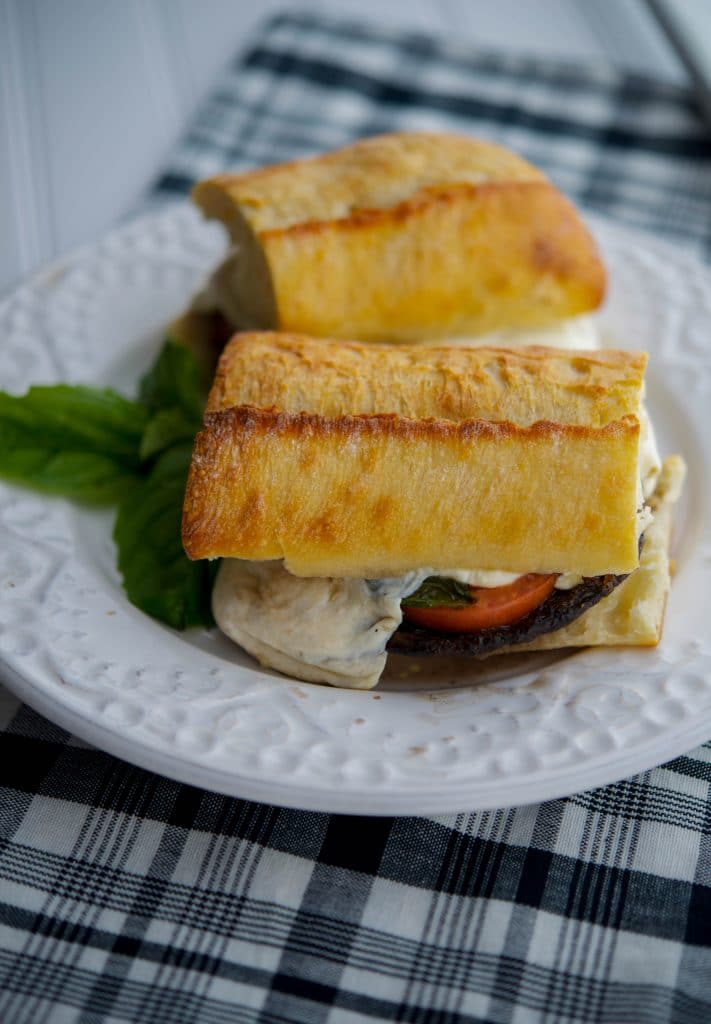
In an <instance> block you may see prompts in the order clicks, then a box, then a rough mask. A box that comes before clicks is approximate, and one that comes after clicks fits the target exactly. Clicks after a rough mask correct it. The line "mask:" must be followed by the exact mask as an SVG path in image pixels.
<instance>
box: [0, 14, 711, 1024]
mask: <svg viewBox="0 0 711 1024" xmlns="http://www.w3.org/2000/svg"><path fill="white" fill-rule="evenodd" d="M392 128H419V129H453V130H460V131H464V132H469V133H472V134H480V135H483V136H487V137H489V138H493V139H496V140H498V141H500V142H503V143H505V144H507V145H510V146H512V147H514V148H515V149H517V150H518V151H520V152H521V153H523V154H524V155H525V156H527V157H528V158H530V159H531V160H533V161H534V162H536V163H537V164H539V165H540V166H541V167H543V168H544V169H545V170H546V171H547V172H548V173H549V174H550V175H551V177H552V178H553V179H554V180H555V181H556V182H557V184H558V185H560V186H561V187H562V188H563V189H564V190H565V191H566V192H567V193H568V194H570V195H572V196H573V197H574V198H575V199H576V200H577V201H578V202H579V203H581V204H583V205H585V206H588V207H595V208H596V209H598V210H602V211H604V212H606V213H610V214H613V215H614V217H615V218H617V219H619V220H624V221H628V222H630V223H634V224H637V225H643V226H645V227H648V228H652V229H654V230H655V231H657V232H664V233H666V234H669V235H674V236H676V237H677V238H678V239H680V240H682V241H683V242H684V243H686V244H689V245H692V246H695V247H696V248H697V249H698V250H699V251H701V252H704V251H705V252H706V254H708V252H709V247H710V246H711V140H710V139H709V138H708V137H707V136H706V134H705V133H704V130H703V127H702V125H701V123H700V121H699V120H698V118H697V115H696V111H695V107H694V104H693V102H692V100H691V97H690V96H689V95H688V94H687V93H686V92H685V91H684V90H682V89H679V88H676V87H672V86H668V85H662V84H659V83H657V82H655V81H652V80H648V79H644V78H641V77H639V76H630V75H623V74H618V73H616V72H613V71H611V70H610V69H608V68H606V67H602V66H589V65H586V66H585V67H572V66H566V65H563V64H560V63H552V62H548V61H541V60H537V59H536V60H527V59H519V58H511V57H503V56H497V55H495V54H482V53H479V52H477V50H476V49H475V47H473V46H469V45H468V44H465V43H458V42H446V43H445V42H439V41H436V40H433V39H431V38H427V37H424V36H421V35H406V34H395V33H387V32H382V31H381V30H380V29H374V28H365V27H362V26H358V25H354V24H350V23H348V24H346V23H342V22H335V21H328V20H323V19H322V18H319V19H315V18H312V17H307V16H298V17H297V16H293V15H289V16H283V17H278V18H276V19H275V20H272V21H271V22H269V23H268V24H267V25H266V26H265V27H264V28H263V30H262V32H261V33H260V34H259V35H258V37H257V38H256V39H255V40H254V41H253V43H252V45H251V47H250V48H249V49H248V50H247V51H246V53H245V54H244V55H243V56H242V57H240V58H239V60H237V61H235V63H234V64H233V65H232V66H231V67H230V68H229V69H228V70H227V71H226V73H225V74H224V76H223V77H222V78H221V80H220V81H219V82H218V84H217V86H216V88H215V91H214V92H213V94H212V96H211V97H210V99H209V101H208V103H207V105H206V106H205V107H204V109H202V110H201V111H200V113H199V116H198V117H197V118H196V120H195V123H194V125H193V126H192V129H191V130H190V132H189V134H188V136H187V138H186V139H185V140H184V141H183V143H182V144H181V146H180V147H179V149H178V151H177V152H176V153H175V154H174V155H173V157H172V159H171V160H170V163H169V165H168V167H167V169H166V171H165V173H164V175H163V176H162V178H161V179H160V181H159V182H158V185H157V189H156V190H155V192H154V195H153V199H152V201H154V202H156V201H162V200H165V199H167V198H171V197H173V196H175V194H177V193H183V192H184V191H185V190H186V189H187V187H188V185H189V184H190V183H191V182H192V181H193V180H194V179H196V178H200V177H203V176H205V175H209V174H212V173H214V172H216V171H219V170H222V169H223V168H225V167H227V166H233V167H247V166H250V165H255V164H261V163H264V162H268V161H275V160H281V159H284V158H287V157H294V156H297V155H302V154H306V153H311V152H315V151H317V150H321V149H324V148H328V147H332V146H335V145H337V144H339V143H343V142H345V141H347V140H349V139H352V138H354V137H355V136H359V135H365V134H371V133H373V132H379V131H384V130H389V129H392ZM0 726H1V727H2V733H1V739H0V744H1V745H0V774H1V775H2V778H1V779H0V785H1V786H2V789H0V1022H2V1024H41V1022H49V1024H60V1022H61V1024H66V1022H81V1024H97V1022H100V1021H101V1022H125V1021H130V1022H145V1024H187V1022H190V1021H194V1022H199V1024H228V1022H230V1024H232V1022H238V1024H252V1022H254V1024H257V1022H260V1024H261V1022H264V1024H289V1022H307V1024H311V1022H313V1024H322V1022H323V1024H326V1022H335V1024H341V1022H343V1024H356V1022H366V1021H376V1020H387V1021H390V1020H392V1021H410V1022H423V1024H424V1022H428V1024H429V1022H436V1024H469V1022H510V1024H524V1022H525V1024H528V1022H563V1024H582V1022H593V1021H595V1022H606V1024H622V1022H628V1024H662V1022H667V1021H675V1022H678V1024H692V1022H698V1024H708V1022H709V1021H711V744H707V745H705V746H703V747H700V748H699V749H697V750H695V751H693V752H692V753H690V754H689V755H687V756H685V757H679V758H677V759H676V760H675V761H672V762H671V763H670V764H667V765H665V766H664V767H661V768H657V769H655V770H653V771H649V772H646V773H644V774H643V775H640V776H637V777H636V778H633V779H630V780H628V781H625V782H620V783H618V784H617V785H614V786H608V787H606V788H604V789H599V790H596V791H594V792H589V793H582V794H580V795H578V796H575V797H571V798H570V799H568V800H556V801H553V802H550V803H546V804H541V805H539V806H529V807H521V808H514V809H510V810H500V811H491V812H487V813H477V814H460V815H456V816H450V817H443V818H438V819H434V818H432V819H429V818H428V819H424V818H402V819H393V818H380V819H378V818H356V817H344V816H328V815H324V814H315V813H307V812H300V811H293V810H282V809H278V808H276V807H268V806H261V805H258V804H254V803H248V802H245V801H240V800H234V799H228V798H226V797H222V796H217V795H215V794H212V793H207V792H203V791H201V790H198V789H194V788H191V787H189V786H184V785H180V784H178V783H175V782H171V781H169V780H166V779H163V778H160V777H159V776H156V775H152V774H150V773H149V772H146V771H142V770H139V769H137V768H132V767H131V766H130V765H127V764H124V763H122V762H120V761H118V760H116V759H115V758H113V757H110V756H108V755H106V754H103V753H101V752H99V751H96V750H93V749H90V748H88V747H87V746H85V745H84V744H82V743H80V742H79V741H77V740H76V739H72V738H71V737H70V736H68V735H67V734H66V733H65V732H63V731H62V730H61V729H59V728H57V727H55V726H53V725H51V724H50V723H49V722H47V721H45V720H43V719H42V718H40V717H39V716H38V715H36V714H35V713H34V712H32V711H31V710H29V709H28V708H26V707H19V706H18V704H17V702H16V701H15V700H14V699H13V698H12V697H11V696H10V695H9V694H7V693H6V692H4V691H1V690H0Z"/></svg>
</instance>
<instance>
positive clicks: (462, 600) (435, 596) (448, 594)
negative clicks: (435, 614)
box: [401, 576, 476, 608]
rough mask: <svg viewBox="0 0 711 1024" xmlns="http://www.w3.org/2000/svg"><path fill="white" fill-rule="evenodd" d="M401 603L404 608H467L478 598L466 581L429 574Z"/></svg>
mask: <svg viewBox="0 0 711 1024" xmlns="http://www.w3.org/2000/svg"><path fill="white" fill-rule="evenodd" d="M401 604H402V607H403V608H466V607H467V606H468V605H470V604H476V598H475V597H473V596H472V593H471V591H470V589H469V586H468V585H467V584H466V583H460V582H459V581H458V580H452V579H449V578H447V577H445V576H428V577H427V579H426V580H424V581H423V582H422V583H421V584H420V586H419V587H418V588H417V590H416V591H415V592H414V594H410V596H409V597H406V598H404V599H403V601H402V602H401Z"/></svg>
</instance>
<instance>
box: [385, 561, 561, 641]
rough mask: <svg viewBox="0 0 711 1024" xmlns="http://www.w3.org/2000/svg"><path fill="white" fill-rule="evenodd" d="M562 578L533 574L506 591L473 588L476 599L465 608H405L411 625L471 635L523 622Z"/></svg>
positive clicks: (405, 613) (519, 580) (508, 587)
mask: <svg viewBox="0 0 711 1024" xmlns="http://www.w3.org/2000/svg"><path fill="white" fill-rule="evenodd" d="M557 578H558V577H557V576H556V575H555V574H553V575H552V576H541V575H539V574H538V573H534V572H530V573H528V575H527V576H519V578H518V579H517V580H514V582H513V583H509V584H507V585H506V586H505V587H470V588H469V592H470V593H471V595H472V597H473V598H474V599H475V600H474V603H473V604H470V605H466V606H465V607H463V608H403V610H402V611H403V615H404V616H405V618H406V619H407V621H408V622H412V623H414V625H416V626H424V627H425V628H426V629H438V630H440V631H442V632H444V633H468V632H471V631H473V630H476V629H490V628H491V627H492V626H508V625H509V624H510V623H511V622H516V621H517V619H522V618H523V616H524V615H527V614H528V612H531V611H533V609H534V608H537V607H538V605H539V604H542V603H543V601H545V599H546V598H547V597H548V595H549V594H550V593H551V591H552V590H553V588H554V587H555V581H556V579H557Z"/></svg>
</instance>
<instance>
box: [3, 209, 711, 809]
mask: <svg viewBox="0 0 711 1024" xmlns="http://www.w3.org/2000/svg"><path fill="white" fill-rule="evenodd" d="M594 228H595V231H596V234H597V236H598V238H599V241H600V243H601V245H602V248H603V251H604V255H605V258H606V261H607V264H608V267H609V269H610V276H611V280H612V287H611V294H610V296H609V299H608V301H607V303H606V306H605V310H604V313H603V321H604V326H605V327H606V328H607V329H608V330H609V331H610V332H611V333H612V334H613V335H614V337H615V338H616V339H619V342H620V343H621V344H622V345H628V346H629V347H644V348H647V349H648V350H649V352H650V354H651V368H650V371H649V401H650V405H651V408H652V414H653V418H654V422H655V424H656V427H657V432H658V435H659V441H660V445H661V448H662V450H663V452H665V453H670V452H676V451H679V452H682V453H683V454H684V456H685V458H686V460H687V462H688V464H689V479H688V483H687V487H686V492H685V496H684V500H683V501H682V503H681V505H680V506H679V510H678V515H677V519H676V542H675V548H676V550H675V554H676V558H677V565H678V571H677V575H676V579H675V581H674V586H673V589H672V593H671V597H670V600H669V605H668V609H667V621H666V628H665V633H664V640H663V643H662V644H661V645H660V647H659V648H657V649H655V650H634V649H630V650H622V649H619V650H618V649H609V650H604V649H598V650H589V651H582V652H580V653H574V654H553V655H550V654H548V655H538V656H526V657H524V656H516V657H509V658H499V659H495V660H490V661H488V662H485V663H482V664H481V665H477V664H476V663H472V662H466V661H463V662H461V663H459V664H453V663H449V664H446V665H444V664H443V665H436V664H435V663H433V662H429V663H428V662H426V661H425V662H422V663H419V664H417V663H415V664H413V663H411V662H409V661H407V660H403V661H400V660H398V659H391V666H390V668H389V670H388V673H387V678H386V679H385V680H384V682H383V683H382V684H381V686H380V687H379V689H378V690H377V691H375V692H368V693H363V692H358V691H347V690H337V689H332V688H330V687H325V686H313V685H310V684H308V683H301V682H295V681H293V680H290V679H287V678H284V677H283V676H279V675H277V674H276V673H272V672H270V671H268V670H265V669H262V668H260V667H259V666H258V665H256V664H255V663H254V662H253V661H252V660H251V659H250V658H249V657H247V656H246V655H244V654H243V653H242V652H241V651H240V650H239V649H238V648H237V647H235V646H233V645H232V644H230V643H229V642H228V641H227V640H225V639H224V638H223V637H221V636H219V635H217V633H210V632H207V631H194V632H192V633H189V634H178V633H174V632H172V631H171V630H170V629H167V628H166V627H164V626H161V625H160V624H158V623H156V622H154V621H153V620H151V619H150V618H148V617H147V616H145V615H143V614H141V613H140V612H139V611H138V610H136V609H135V608H133V607H132V606H131V605H130V604H129V603H128V601H127V600H126V598H125V597H124V594H123V592H122V590H121V586H120V583H119V580H118V577H117V573H116V570H115V568H114V554H113V549H112V543H111V539H110V529H111V515H110V514H108V513H89V512H86V511H80V510H78V509H76V508H73V507H71V506H70V505H68V504H65V503H64V502H62V501H51V500H47V499H44V498H38V497H36V496H35V495H33V494H31V493H30V492H27V491H22V490H18V489H14V488H10V487H5V486H3V487H2V488H1V489H0V525H1V529H0V657H1V658H2V660H3V662H4V665H3V667H2V670H1V671H0V676H1V677H2V679H3V680H4V681H5V682H7V684H8V685H9V686H10V688H11V689H13V690H14V691H15V692H16V693H17V694H18V695H19V696H20V697H22V698H23V699H24V700H26V701H27V702H28V703H29V704H31V705H33V706H34V707H35V708H37V709H38V710H39V711H40V712H42V713H43V714H45V715H47V717H49V718H51V719H54V720H55V721H56V722H58V723H60V724H61V725H63V726H64V727H65V728H67V729H70V730H72V731H73V732H74V733H75V734H77V735H78V736H80V737H82V738H83V739H85V740H87V741H89V742H92V743H94V744H96V745H97V746H99V747H103V748H104V749H106V750H108V751H111V752H112V753H114V754H117V755H118V756H119V757H123V758H125V759H126V760H128V761H132V762H134V763H136V764H139V765H142V766H144V767H146V768H150V769H154V770H156V771H159V772H162V773H163V774H165V775H169V776H172V777H174V778H176V779H180V780H182V781H185V782H190V783H193V784H195V785H199V786H204V787H207V788H209V789H214V790H218V791H220V792H223V793H229V794H234V795H236V796H242V797H248V798H251V799H256V800H264V801H269V802H273V803H278V804H287V805H291V806H296V807H304V808H313V809H317V810H329V811H349V812H358V813H389V814H418V813H419V814H432V813H444V812H448V811H456V810H464V809H475V808H487V807H500V806H507V805H512V804H522V803H528V802H532V801H536V800H542V799H546V798H550V797H556V796H562V795H564V794H568V793H571V792H575V791H579V790H581V789H586V788H590V787H593V786H598V785H601V784H603V783H607V782H610V781H613V780H615V779H619V778H622V777H624V776H626V775H630V774H632V773H633V772H637V771H640V770H642V769H644V768H648V767H651V766H652V765H655V764H659V763H660V762H662V761H664V760H665V759H667V758H670V757H672V756H674V755H676V754H680V753H682V752H683V751H685V750H688V749H690V748H691V747H693V746H694V745H695V744H696V743H698V742H700V741H702V740H705V739H707V738H708V737H709V736H710V735H711V645H710V643H709V632H710V630H709V626H708V615H709V612H708V604H709V602H710V601H711V519H710V518H709V508H710V507H711V494H710V491H709V488H710V481H711V442H710V440H709V435H710V433H711V432H710V431H709V426H711V423H710V416H709V409H710V408H711V312H710V311H711V271H710V270H709V269H708V268H706V267H705V266H703V265H702V264H701V263H699V262H698V261H696V260H695V259H694V258H693V257H690V256H689V255H686V254H684V253H682V252H680V251H677V250H676V249H673V248H671V247H668V246H666V245H663V244H661V243H658V242H655V241H653V240H650V239H649V238H647V237H645V236H643V235H635V234H632V233H630V232H627V231H622V230H620V229H619V228H616V227H613V226H611V225H609V224H606V223H604V222H598V221H596V222H595V223H594ZM222 248H223V241H222V237H221V234H220V232H219V230H218V229H217V228H215V227H213V226H207V225H205V224H203V223H202V222H201V221H200V220H199V219H198V217H197V215H195V214H194V213H193V212H192V211H191V210H190V209H189V208H188V207H187V206H183V205H180V206H176V207H171V208H168V209H167V210H164V211H163V212H161V213H159V214H157V215H154V216H153V217H149V218H148V219H144V220H141V221H138V222H136V223H134V224H131V225H129V226H128V227H125V228H122V229H121V230H119V231H117V232H115V233H113V234H111V235H110V236H108V237H107V238H106V240H105V241H103V242H101V243H100V244H99V245H97V246H95V247H93V248H89V249H85V250H83V251H81V252H79V253H77V254H76V255H75V256H74V257H73V258H71V259H70V260H68V261H67V262H66V263H64V264H63V265H61V266H60V267H58V268H54V269H53V270H51V271H48V272H46V273H44V274H42V275H40V276H39V278H36V279H35V280H34V281H33V282H31V283H29V284H27V285H24V286H23V287H21V288H20V289H18V290H17V291H16V292H15V293H14V294H13V295H11V296H10V297H9V298H8V299H7V300H5V302H4V303H3V304H2V305H0V346H1V348H0V352H1V360H0V386H2V387H4V388H6V389H10V390H13V391H22V390H24V389H25V388H26V387H27V386H28V385H29V384H30V383H33V382H54V381H59V380H65V381H71V382H80V381H83V382H95V383H106V384H108V383H111V384H112V385H113V386H118V387H121V388H125V389H128V390H130V389H131V387H132V386H133V385H135V382H136V380H137V378H138V376H139V375H140V373H141V372H142V371H143V369H144V368H145V367H146V366H147V365H148V364H149V363H150V361H151V360H152V358H153V356H154V354H155V352H156V351H157V349H158V346H159V344H160V341H161V335H162V329H163V327H164V325H165V324H166V322H167V321H168V320H169V319H171V318H172V317H173V316H174V315H176V313H178V312H179V311H180V310H181V309H182V308H183V306H184V305H185V303H186V300H187V299H188V297H189V296H190V295H191V294H192V292H193V291H194V290H195V288H196V286H197V284H198V282H199V280H200V279H201V277H202V276H203V275H204V273H205V272H206V271H207V270H208V268H209V267H210V266H211V265H213V264H214V262H215V261H216V259H217V258H218V256H219V254H220V252H221V250H222Z"/></svg>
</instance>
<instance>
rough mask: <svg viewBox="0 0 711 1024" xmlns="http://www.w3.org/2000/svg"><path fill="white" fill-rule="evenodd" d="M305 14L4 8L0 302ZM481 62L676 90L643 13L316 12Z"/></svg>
mask: <svg viewBox="0 0 711 1024" xmlns="http://www.w3.org/2000/svg"><path fill="white" fill-rule="evenodd" d="M289 6H293V7H296V8H299V9H302V8H303V6H304V3H303V2H300V0H256V2H255V0H122V2H121V3H119V4H117V3H114V2H112V0H62V2H57V0H0V232H1V233H2V239H3V244H2V246H0V291H1V290H3V289H4V288H6V287H8V286H9V285H10V284H11V283H12V282H13V281H15V280H16V279H18V278H19V277H20V276H21V275H23V274H25V273H27V272H28V271H30V270H32V269H33V268H34V267H35V266H37V265H38V264H40V263H43V262H46V261H47V260H49V259H52V258H54V257H55V256H57V255H58V254H60V253H62V252H65V251H67V250H68V249H71V248H72V247H74V246H75V245H77V244H79V243H81V242H84V241H86V240H88V239H91V238H93V237H95V236H97V235H98V234H100V233H101V232H102V231H104V230H105V229H106V228H107V227H109V226H110V225H111V224H113V223H115V222H116V220H117V219H119V218H120V217H122V216H123V215H125V214H126V213H127V212H128V211H130V209H131V208H132V207H133V206H134V204H135V203H136V202H137V200H138V198H139V197H140V195H141V193H142V191H143V190H144V189H145V188H146V187H147V185H148V184H149V183H150V181H151V180H152V178H153V177H154V176H155V175H156V174H157V173H158V171H159V169H160V166H161V162H162V161H163V160H164V158H165V155H166V154H167V152H168V151H169V149H170V147H171V146H172V145H173V144H174V142H175V141H176V139H177V138H178V137H179V135H180V132H181V130H182V128H183V126H184V125H185V124H186V122H187V120H188V118H189V117H190V116H191V115H192V114H193V113H194V111H195V109H196V107H197V105H198V104H199V102H200V100H201V99H202V98H203V97H204V96H205V94H206V92H207V90H208V89H209V87H210V85H211V83H212V82H213V81H214V79H215V77H216V75H217V74H218V73H219V70H220V69H221V68H222V67H223V66H224V64H225V63H226V62H227V61H228V60H229V58H230V57H231V56H232V55H233V54H234V53H235V52H236V51H237V50H239V49H240V48H241V47H242V46H244V45H245V43H246V41H247V40H248V38H249V36H250V35H251V34H252V33H253V31H254V29H255V27H256V25H257V24H258V23H259V21H261V20H262V19H263V18H264V17H266V16H268V15H270V14H273V13H274V12H275V11H277V10H283V9H284V8H285V7H289ZM311 6H312V8H314V9H322V10H324V11H329V12H335V13H345V14H350V15H354V16H360V17H366V18H371V19H373V20H374V21H375V22H379V23H382V24H395V25H404V26H407V27H409V28H411V29H419V30H422V31H433V32H445V33H456V34H457V35H458V36H460V37H461V36H466V37H468V38H470V39H471V40H472V43H473V45H475V46H480V47H483V48H486V49H492V48H493V49H501V50H508V51H512V52H519V53H520V52H527V53H533V54H543V55H547V56H561V57H565V58H568V59H573V60H578V59H580V60H584V59H586V58H589V57H594V58H598V59H608V60H611V61H612V62H613V63H615V64H618V65H620V66H627V67H631V68H634V69H637V70H644V71H647V72H651V73H654V74H657V75H661V76H664V77H667V78H672V79H675V78H676V79H679V78H682V77H683V74H684V73H683V72H682V70H681V67H680V65H679V63H678V60H677V58H676V57H675V56H674V55H673V53H672V52H671V50H670V48H669V47H668V45H667V44H666V41H665V40H664V39H663V37H662V36H661V34H660V32H659V30H658V29H657V27H656V25H655V24H654V22H653V21H652V19H651V17H650V15H649V12H648V10H647V7H646V4H645V3H644V0H495V2H492V0H316V2H312V4H311Z"/></svg>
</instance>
